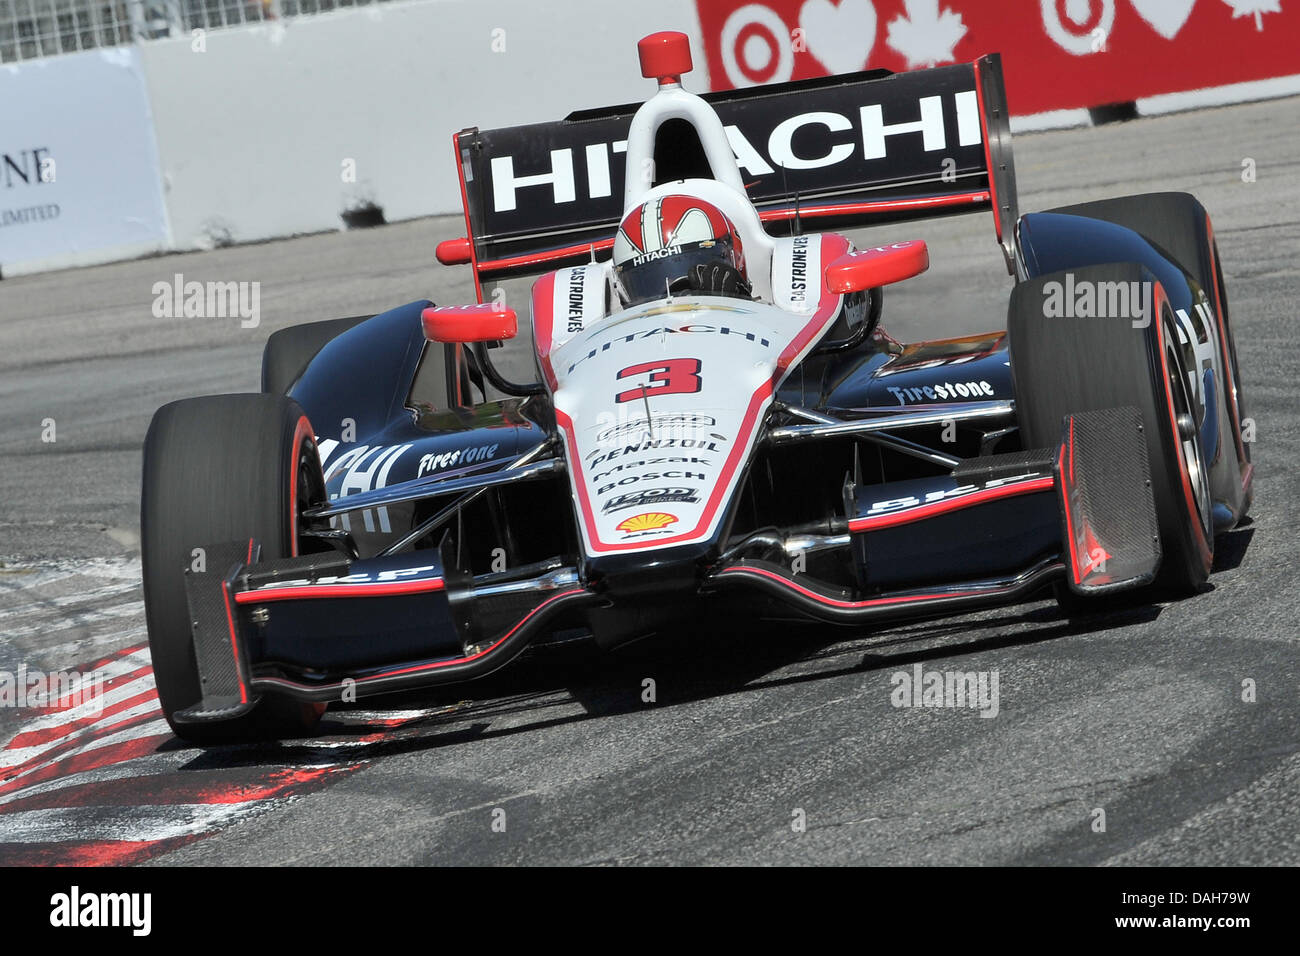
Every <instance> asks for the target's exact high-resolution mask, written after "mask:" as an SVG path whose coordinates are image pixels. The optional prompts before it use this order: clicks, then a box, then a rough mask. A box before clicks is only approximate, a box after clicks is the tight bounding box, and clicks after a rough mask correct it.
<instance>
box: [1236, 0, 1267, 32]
mask: <svg viewBox="0 0 1300 956" xmlns="http://www.w3.org/2000/svg"><path fill="white" fill-rule="evenodd" d="M1223 2H1224V3H1226V4H1227V5H1228V6H1230V7H1232V19H1234V20H1235V19H1237V17H1249V16H1251V15H1254V17H1255V29H1256V30H1263V29H1264V17H1263V14H1265V13H1281V12H1282V6H1281V3H1280V0H1223Z"/></svg>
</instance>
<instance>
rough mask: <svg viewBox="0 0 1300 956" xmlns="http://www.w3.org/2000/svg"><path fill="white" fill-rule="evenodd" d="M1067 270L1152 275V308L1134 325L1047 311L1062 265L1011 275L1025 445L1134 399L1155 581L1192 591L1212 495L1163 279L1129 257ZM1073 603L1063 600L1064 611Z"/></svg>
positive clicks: (1040, 444) (1092, 277)
mask: <svg viewBox="0 0 1300 956" xmlns="http://www.w3.org/2000/svg"><path fill="white" fill-rule="evenodd" d="M1072 272H1073V275H1074V283H1075V287H1076V288H1081V287H1082V283H1085V282H1092V283H1101V282H1123V283H1132V282H1137V283H1142V282H1146V283H1150V285H1151V288H1152V295H1151V302H1150V305H1149V312H1147V313H1145V314H1141V315H1140V319H1141V320H1142V321H1145V322H1146V326H1145V327H1135V324H1134V317H1133V316H1116V317H1106V318H1096V317H1094V318H1059V317H1049V316H1048V315H1046V314H1045V312H1046V310H1045V308H1044V303H1045V302H1046V300H1047V292H1046V291H1045V289H1044V287H1045V286H1046V285H1047V284H1048V283H1051V282H1058V283H1062V284H1064V283H1065V275H1066V273H1064V272H1056V273H1052V274H1050V275H1046V276H1041V277H1039V278H1037V279H1034V280H1032V281H1029V282H1023V283H1021V284H1020V285H1018V286H1017V287H1016V288H1015V290H1014V291H1013V292H1012V294H1011V307H1010V312H1009V315H1008V321H1007V329H1008V334H1009V337H1010V351H1011V370H1012V376H1013V378H1014V381H1015V391H1016V408H1017V414H1018V417H1019V421H1020V431H1021V435H1022V438H1023V441H1024V446H1025V447H1026V448H1047V447H1054V446H1056V445H1057V444H1058V443H1059V442H1060V440H1061V431H1062V421H1063V419H1064V418H1065V416H1066V415H1069V414H1072V413H1076V412H1086V411H1093V410H1097V409H1103V408H1114V407H1117V406H1122V405H1132V406H1134V407H1136V408H1137V409H1138V410H1139V412H1140V413H1141V415H1142V422H1143V430H1144V432H1145V434H1146V438H1147V453H1148V459H1149V462H1150V467H1151V484H1152V492H1153V494H1154V498H1155V504H1156V514H1157V517H1158V519H1159V527H1160V544H1161V550H1162V558H1161V563H1160V570H1159V573H1158V575H1157V579H1156V583H1157V584H1158V585H1160V586H1162V587H1166V588H1168V589H1170V590H1171V591H1174V592H1176V593H1178V594H1190V593H1194V592H1196V591H1197V590H1199V589H1200V587H1201V585H1202V584H1204V582H1205V580H1206V578H1207V577H1208V575H1209V572H1210V566H1211V564H1212V563H1213V559H1214V532H1213V525H1212V502H1211V498H1210V491H1209V472H1208V470H1207V467H1206V462H1205V453H1204V450H1203V449H1202V448H1201V446H1200V440H1199V433H1198V432H1197V430H1196V427H1195V425H1196V423H1195V420H1194V418H1193V417H1192V416H1193V414H1194V406H1193V405H1192V401H1191V397H1190V396H1189V395H1188V393H1187V384H1186V383H1187V377H1186V374H1185V371H1186V370H1185V368H1184V367H1183V358H1182V354H1181V350H1180V349H1179V348H1178V346H1177V343H1178V337H1177V333H1176V331H1175V329H1174V324H1173V323H1174V316H1173V310H1172V307H1171V306H1170V304H1169V300H1168V297H1167V296H1166V294H1165V291H1164V288H1163V286H1161V285H1160V283H1159V282H1158V281H1156V279H1155V277H1154V276H1153V275H1152V274H1151V273H1150V272H1149V271H1148V270H1147V269H1145V268H1143V267H1142V266H1140V265H1137V264H1135V263H1120V264H1113V265H1102V266H1089V267H1087V268H1082V269H1076V270H1072ZM1139 326H1140V323H1139ZM1180 422H1181V427H1180ZM1189 422H1190V424H1191V426H1192V427H1191V428H1190V429H1189V428H1188V427H1187V426H1188V423H1189ZM1071 597H1072V598H1073V597H1074V594H1073V592H1071ZM1076 604H1077V602H1074V601H1062V606H1063V607H1064V608H1065V609H1066V610H1067V611H1069V610H1071V605H1076Z"/></svg>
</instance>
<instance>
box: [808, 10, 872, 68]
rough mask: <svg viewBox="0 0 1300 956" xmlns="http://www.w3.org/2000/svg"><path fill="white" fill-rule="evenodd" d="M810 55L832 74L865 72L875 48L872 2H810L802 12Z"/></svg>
mask: <svg viewBox="0 0 1300 956" xmlns="http://www.w3.org/2000/svg"><path fill="white" fill-rule="evenodd" d="M799 28H800V29H801V30H803V36H804V42H806V43H807V44H808V52H809V53H811V54H812V55H813V56H815V57H816V58H817V59H818V60H820V61H821V63H822V65H823V66H824V67H826V69H827V70H829V71H830V72H831V73H853V72H856V71H857V70H861V69H865V68H866V65H867V60H869V59H870V58H871V48H872V47H873V46H875V45H876V8H875V7H874V6H873V5H872V3H871V0H840V2H839V4H838V5H836V4H835V3H833V2H832V0H807V2H805V3H804V5H803V6H802V7H801V8H800V9H799Z"/></svg>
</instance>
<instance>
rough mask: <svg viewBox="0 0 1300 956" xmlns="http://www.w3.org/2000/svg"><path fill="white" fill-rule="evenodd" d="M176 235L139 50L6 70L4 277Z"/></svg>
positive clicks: (158, 243) (1, 83) (1, 217)
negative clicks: (172, 230)
mask: <svg viewBox="0 0 1300 956" xmlns="http://www.w3.org/2000/svg"><path fill="white" fill-rule="evenodd" d="M168 242H169V236H168V227H167V212H166V207H165V205H164V203H163V195H162V181H161V177H160V176H159V171H158V150H157V146H156V144H155V141H154V131H153V119H152V115H151V110H150V106H149V97H148V90H147V87H146V84H145V79H144V71H143V69H142V68H141V65H140V57H139V54H138V52H137V50H136V49H135V48H134V47H121V48H117V49H108V50H93V51H88V52H85V53H77V54H71V55H67V56H58V57H53V58H49V59H42V60H33V61H29V62H26V63H19V64H11V65H6V66H3V67H0V274H3V275H12V274H14V273H16V272H23V271H27V268H31V267H34V266H38V267H42V268H49V267H58V266H60V265H68V266H71V265H81V264H87V263H90V262H97V261H107V260H109V259H115V258H122V257H123V256H129V255H133V254H138V253H144V252H149V251H152V250H156V249H161V248H165V247H166V246H167V244H168ZM38 264H39V265H38ZM24 266H26V267H27V268H24Z"/></svg>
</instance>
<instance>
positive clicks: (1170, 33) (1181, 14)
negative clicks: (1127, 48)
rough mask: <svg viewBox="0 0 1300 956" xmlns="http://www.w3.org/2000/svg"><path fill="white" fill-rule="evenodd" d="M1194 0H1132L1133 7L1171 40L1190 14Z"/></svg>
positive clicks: (1163, 35) (1158, 31)
mask: <svg viewBox="0 0 1300 956" xmlns="http://www.w3.org/2000/svg"><path fill="white" fill-rule="evenodd" d="M1194 6H1196V0H1133V9H1134V10H1136V11H1137V12H1138V16H1140V17H1141V18H1142V19H1143V20H1145V21H1146V22H1147V23H1149V24H1151V28H1152V29H1153V30H1155V31H1156V33H1159V34H1160V35H1161V36H1162V37H1164V38H1165V39H1166V40H1172V39H1173V38H1174V37H1176V36H1177V35H1178V31H1179V30H1181V29H1182V28H1183V24H1184V23H1186V22H1187V18H1188V17H1190V16H1191V15H1192V7H1194Z"/></svg>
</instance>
